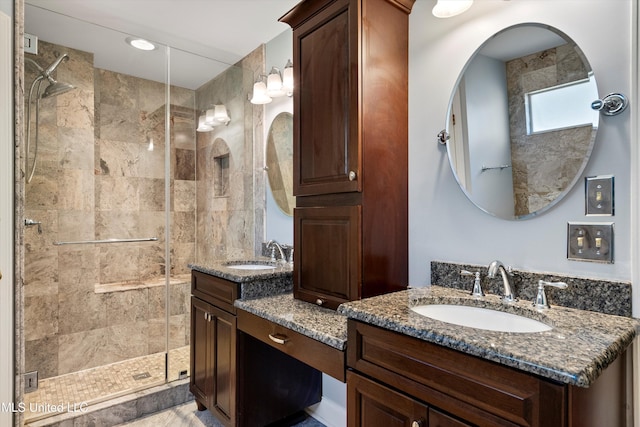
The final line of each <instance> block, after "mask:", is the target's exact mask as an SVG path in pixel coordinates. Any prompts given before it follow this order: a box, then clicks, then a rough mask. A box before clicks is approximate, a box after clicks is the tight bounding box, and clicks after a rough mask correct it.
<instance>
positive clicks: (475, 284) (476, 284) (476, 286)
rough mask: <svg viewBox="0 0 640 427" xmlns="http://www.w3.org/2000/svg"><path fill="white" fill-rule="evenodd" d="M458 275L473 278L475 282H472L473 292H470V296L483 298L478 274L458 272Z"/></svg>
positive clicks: (464, 271) (466, 271) (477, 272)
mask: <svg viewBox="0 0 640 427" xmlns="http://www.w3.org/2000/svg"><path fill="white" fill-rule="evenodd" d="M460 275H461V276H475V277H476V278H475V280H474V281H473V290H472V291H471V295H473V296H474V297H483V296H484V292H483V291H482V286H481V283H480V272H479V271H476V272H475V273H472V272H471V271H468V270H462V271H460Z"/></svg>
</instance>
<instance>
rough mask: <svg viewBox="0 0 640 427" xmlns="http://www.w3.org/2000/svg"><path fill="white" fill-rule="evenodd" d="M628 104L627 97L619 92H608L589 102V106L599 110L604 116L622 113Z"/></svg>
mask: <svg viewBox="0 0 640 427" xmlns="http://www.w3.org/2000/svg"><path fill="white" fill-rule="evenodd" d="M627 105H629V101H628V100H627V98H626V97H625V96H624V95H623V94H621V93H610V94H609V95H607V96H605V97H604V98H602V99H597V100H595V101H593V102H592V103H591V108H592V109H594V110H596V111H600V112H601V113H602V114H604V115H605V116H615V115H616V114H620V113H622V112H623V111H624V110H625V109H626V108H627Z"/></svg>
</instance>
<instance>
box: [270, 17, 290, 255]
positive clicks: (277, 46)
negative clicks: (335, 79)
mask: <svg viewBox="0 0 640 427" xmlns="http://www.w3.org/2000/svg"><path fill="white" fill-rule="evenodd" d="M265 56H266V63H267V74H268V73H269V71H271V67H277V68H279V69H280V72H282V70H283V69H284V66H285V64H286V63H287V60H289V59H293V34H292V31H291V30H290V29H289V30H286V31H284V32H282V33H281V34H280V35H279V36H277V37H275V38H274V39H272V40H271V41H269V42H268V43H267V44H266V55H265ZM282 112H287V113H291V114H293V99H292V98H290V97H288V96H283V97H280V98H274V99H273V102H271V103H269V104H266V105H265V114H264V120H265V123H264V124H265V125H264V142H265V147H263V148H264V149H265V150H266V143H267V138H268V135H269V128H270V127H271V122H272V121H273V119H275V117H276V116H277V115H278V114H280V113H282ZM265 159H266V156H265ZM264 173H265V175H266V171H265V172H264ZM265 183H266V196H267V197H266V201H267V236H266V238H267V241H269V240H271V239H274V240H277V241H278V242H279V243H286V244H293V217H291V216H288V215H286V214H285V213H284V212H282V210H281V209H280V208H279V207H278V205H277V204H276V201H275V200H274V198H273V193H271V188H270V187H269V178H268V177H266V176H265Z"/></svg>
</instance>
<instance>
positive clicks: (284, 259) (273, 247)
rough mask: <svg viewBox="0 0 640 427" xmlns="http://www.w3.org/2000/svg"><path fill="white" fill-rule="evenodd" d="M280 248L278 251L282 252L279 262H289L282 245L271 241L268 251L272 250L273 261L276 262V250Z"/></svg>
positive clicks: (268, 244)
mask: <svg viewBox="0 0 640 427" xmlns="http://www.w3.org/2000/svg"><path fill="white" fill-rule="evenodd" d="M276 248H278V251H280V259H279V260H278V261H280V262H283V263H284V262H287V257H286V256H284V251H283V250H282V246H281V245H280V243H278V242H276V241H275V240H269V243H267V249H271V261H276V252H275V249H276Z"/></svg>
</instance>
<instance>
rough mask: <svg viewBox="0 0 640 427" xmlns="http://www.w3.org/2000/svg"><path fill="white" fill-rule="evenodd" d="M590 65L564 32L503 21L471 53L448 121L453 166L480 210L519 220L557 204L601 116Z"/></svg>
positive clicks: (576, 175) (585, 158)
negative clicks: (595, 103)
mask: <svg viewBox="0 0 640 427" xmlns="http://www.w3.org/2000/svg"><path fill="white" fill-rule="evenodd" d="M596 99H598V91H597V87H596V82H595V78H594V76H593V70H592V69H591V66H590V65H589V63H588V62H587V60H586V58H585V57H584V54H583V53H582V51H581V50H580V48H579V47H578V46H577V45H576V44H575V42H574V41H573V40H571V39H570V38H569V37H568V36H567V35H566V34H564V33H562V32H560V31H558V30H557V29H554V28H552V27H549V26H547V25H541V24H521V25H516V26H513V27H509V28H507V29H505V30H503V31H500V32H499V33H497V34H495V35H494V36H493V37H491V38H490V39H489V40H488V41H487V42H485V43H484V44H483V45H482V46H481V47H480V48H479V49H478V50H477V51H476V52H475V53H474V55H473V56H472V57H471V59H470V60H469V61H468V62H467V64H466V65H465V67H464V70H463V72H462V74H461V76H460V77H459V78H458V83H457V84H456V87H455V88H454V90H453V95H452V97H451V102H450V106H449V112H448V120H447V126H446V130H447V132H448V134H449V140H448V141H447V153H448V155H449V162H450V164H451V168H452V170H453V173H454V175H455V177H456V180H457V181H458V184H459V185H460V188H461V189H462V190H463V191H464V193H465V194H466V196H467V197H468V198H469V199H470V200H471V201H472V202H473V203H474V204H475V205H476V206H477V207H479V208H480V209H482V210H483V211H485V212H487V213H490V214H492V215H495V216H497V217H500V218H505V219H516V220H517V219H526V218H531V217H533V216H535V215H538V214H540V213H542V212H544V211H546V210H548V209H549V208H550V207H552V206H553V205H555V204H556V203H558V201H560V200H561V199H562V197H563V196H565V195H566V194H567V193H568V192H569V190H571V188H572V187H573V185H574V184H575V183H576V182H577V181H578V179H579V178H580V176H581V175H582V172H583V171H584V168H585V167H586V165H587V162H588V160H589V156H590V155H591V151H592V149H593V144H594V142H595V137H596V132H597V129H598V119H599V115H598V112H597V111H593V110H592V109H591V102H592V101H594V100H596Z"/></svg>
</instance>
